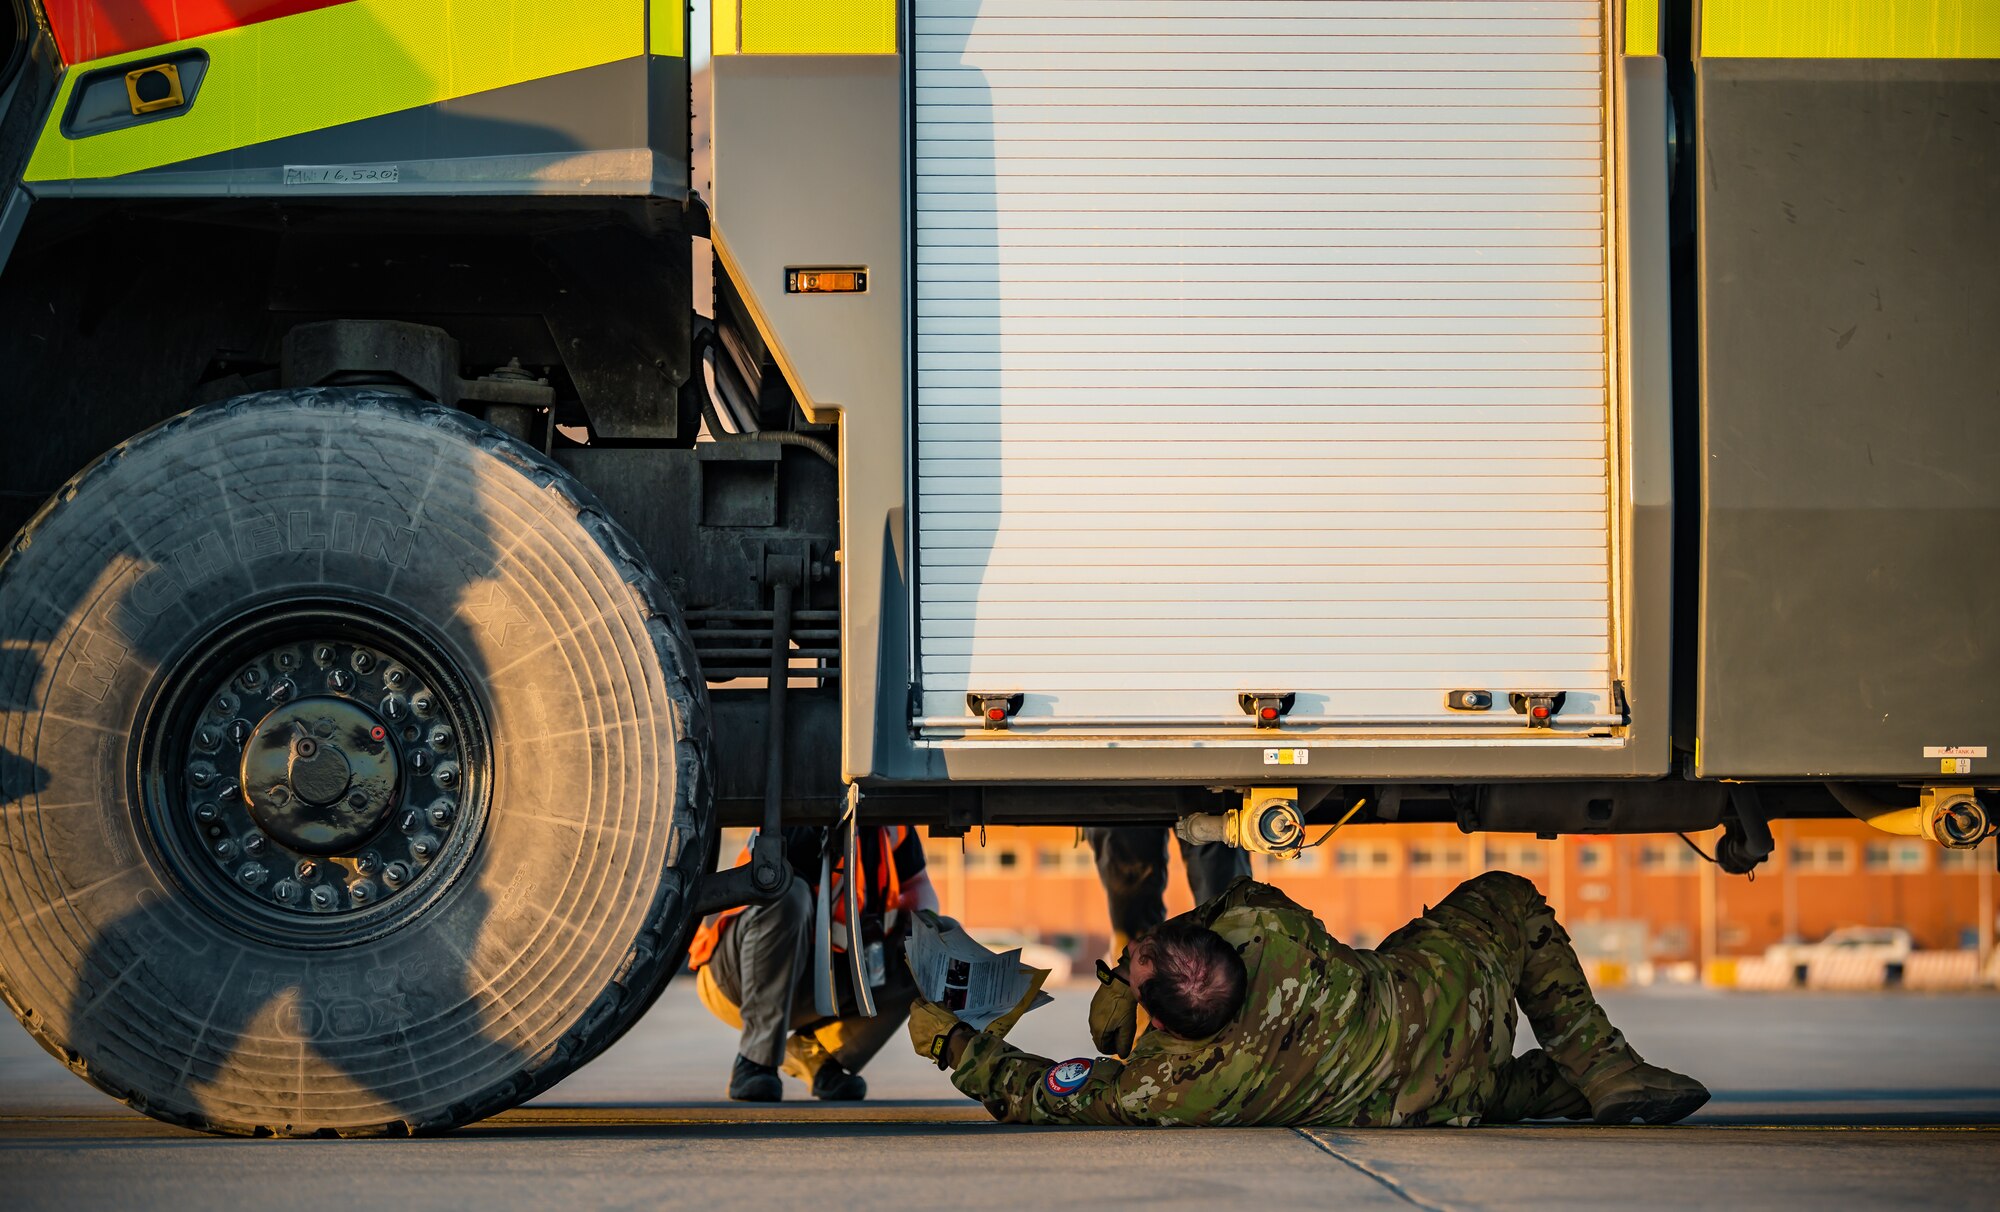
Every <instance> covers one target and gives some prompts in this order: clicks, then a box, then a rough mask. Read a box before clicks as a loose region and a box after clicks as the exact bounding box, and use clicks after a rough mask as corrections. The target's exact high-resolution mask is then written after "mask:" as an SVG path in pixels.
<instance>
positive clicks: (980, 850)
mask: <svg viewBox="0 0 2000 1212" xmlns="http://www.w3.org/2000/svg"><path fill="white" fill-rule="evenodd" d="M1020 867H1021V854H1020V852H1019V851H1017V850H1015V849H1014V847H1012V846H993V847H991V848H988V847H985V846H968V847H966V849H965V873H966V874H967V875H1000V874H1010V873H1012V872H1015V871H1018V870H1020Z"/></svg>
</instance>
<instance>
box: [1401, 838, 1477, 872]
mask: <svg viewBox="0 0 2000 1212" xmlns="http://www.w3.org/2000/svg"><path fill="white" fill-rule="evenodd" d="M1409 863H1410V874H1412V875H1464V874H1465V847H1464V846H1461V845H1458V844H1457V843H1448V842H1411V843H1410V851H1409Z"/></svg>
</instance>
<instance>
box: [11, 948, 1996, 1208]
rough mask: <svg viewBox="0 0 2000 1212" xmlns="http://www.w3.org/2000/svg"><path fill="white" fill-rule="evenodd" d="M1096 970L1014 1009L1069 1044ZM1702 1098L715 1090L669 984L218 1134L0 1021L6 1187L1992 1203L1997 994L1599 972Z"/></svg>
mask: <svg viewBox="0 0 2000 1212" xmlns="http://www.w3.org/2000/svg"><path fill="white" fill-rule="evenodd" d="M1087 998H1088V991H1087V990H1082V989H1076V990H1065V991H1063V992H1062V993H1061V994H1060V995H1059V997H1058V1000H1057V1002H1056V1004H1055V1005H1053V1006H1050V1007H1048V1008H1046V1009H1044V1010H1040V1011H1037V1012H1036V1013H1035V1014H1033V1015H1031V1016H1029V1018H1027V1019H1026V1020H1024V1021H1023V1023H1022V1024H1021V1026H1020V1028H1019V1029H1018V1031H1017V1039H1018V1040H1019V1042H1021V1043H1023V1044H1024V1045H1026V1046H1029V1047H1033V1048H1035V1049H1037V1050H1038V1051H1042V1052H1044V1053H1046V1054H1048V1055H1051V1056H1055V1057H1065V1056H1070V1055H1074V1054H1076V1053H1077V1052H1080V1051H1083V1050H1085V1048H1086V1047H1087V1045H1086V1044H1084V1042H1083V1041H1084V1036H1083V1016H1084V1008H1085V1006H1086V1004H1087ZM1605 1000H1606V1003H1607V1004H1608V1005H1609V1006H1610V1008H1611V1012H1612V1016H1613V1018H1614V1019H1615V1020H1616V1021H1617V1022H1618V1023H1619V1024H1620V1025H1621V1026H1622V1027H1624V1028H1625V1030H1626V1033H1627V1035H1628V1036H1629V1038H1631V1039H1632V1041H1633V1042H1634V1043H1635V1045H1637V1046H1638V1047H1639V1048H1640V1049H1641V1050H1642V1051H1643V1052H1644V1053H1645V1054H1646V1056H1647V1057H1648V1059H1651V1060H1654V1061H1657V1062H1659V1063H1662V1064H1666V1065H1671V1066H1673V1067H1675V1068H1679V1069H1684V1070H1686V1071H1688V1072H1691V1073H1694V1074H1695V1075H1697V1076H1699V1077H1700V1078H1702V1079H1703V1080H1704V1081H1705V1082H1707V1083H1708V1085H1709V1087H1710V1088H1711V1089H1712V1090H1713V1091H1714V1092H1715V1099H1714V1101H1713V1102H1711V1103H1710V1104H1709V1106H1708V1107H1707V1108H1705V1109H1704V1110H1703V1111H1702V1112H1701V1113H1700V1114H1698V1115H1697V1116H1696V1117H1695V1118H1694V1119H1692V1120H1690V1121H1689V1122H1688V1123H1687V1124H1685V1125H1682V1126H1679V1127H1674V1128H1597V1127H1589V1126H1579V1125H1560V1126H1545V1127H1530V1128H1479V1129H1470V1130H1451V1129H1434V1130H1427V1131H1393V1130H1376V1131H1331V1130H1310V1131H1291V1130H1283V1129H1246V1130H1215V1131H1163V1130H1144V1129H1137V1130H1132V1129H1023V1128H1013V1127H1006V1126H1003V1125H997V1124H993V1123H991V1122H990V1121H988V1120H987V1118H986V1116H985V1115H984V1113H983V1112H982V1111H980V1109H979V1108H978V1107H976V1106H974V1105H973V1104H971V1103H970V1102H968V1101H966V1100H965V1099H963V1098H961V1097H959V1096H958V1094H957V1092H956V1091H955V1090H953V1089H952V1088H951V1087H950V1086H949V1085H947V1084H946V1083H945V1081H944V1079H943V1078H942V1077H941V1076H940V1075H939V1074H938V1073H937V1072H936V1071H935V1070H932V1069H930V1068H928V1067H927V1066H925V1065H924V1064H923V1063H921V1062H919V1061H918V1060H917V1059H916V1058H915V1057H914V1056H912V1055H910V1054H909V1053H908V1052H906V1051H904V1050H902V1049H900V1048H899V1047H895V1046H892V1048H891V1050H890V1051H888V1052H885V1053H884V1055H883V1056H882V1057H880V1058H878V1060H877V1061H876V1063H875V1064H874V1065H873V1066H871V1067H870V1070H869V1073H868V1076H869V1079H870V1081H871V1083H872V1087H873V1088H872V1091H871V1094H872V1097H871V1098H870V1100H869V1101H868V1102H866V1103H861V1104H850V1105H845V1106H838V1107H835V1106H826V1105H821V1104H816V1103H813V1102H811V1101H810V1100H805V1099H803V1092H802V1090H801V1089H800V1088H799V1087H798V1086H797V1085H796V1084H794V1085H792V1086H791V1087H790V1089H789V1090H788V1095H789V1096H791V1097H792V1098H794V1099H798V1100H799V1101H788V1102H786V1103H784V1104H781V1105H778V1106H771V1107H754V1108H752V1107H743V1106H739V1105H736V1104H731V1103H728V1102H726V1101H723V1100H721V1099H720V1097H719V1095H720V1090H721V1086H722V1083H723V1081H724V1079H725V1076H726V1073H727V1069H728V1063H729V1057H730V1056H731V1054H732V1053H733V1051H734V1047H733V1044H734V1039H733V1037H732V1034H731V1033H730V1032H729V1031H728V1030H727V1029H725V1028H722V1027H720V1026H719V1025H718V1024H716V1023H714V1022H713V1021H712V1020H710V1019H709V1018H708V1016H707V1014H706V1013H705V1012H704V1011H702V1009H701V1008H700V1006H699V1005H698V1004H696V1002H695V1001H694V998H693V995H692V987H691V984H690V983H682V984H678V985H676V987H675V988H673V989H670V990H669V991H668V993H667V995H666V996H665V997H663V998H662V999H661V1001H660V1003H659V1006H658V1007H657V1008H656V1009H655V1010H654V1011H653V1012H652V1014H651V1015H649V1016H648V1018H647V1019H646V1021H645V1022H643V1023H641V1024H640V1026H639V1027H638V1028H637V1029H635V1030H634V1031H633V1033H632V1034H631V1035H629V1036H628V1037H627V1038H626V1039H625V1040H624V1041H622V1042H621V1043H619V1044H618V1045H617V1046H616V1047H615V1048H613V1049H612V1050H611V1051H610V1052H609V1053H607V1054H606V1055H605V1056H604V1057H602V1058H601V1059H599V1060H598V1061H597V1062H596V1063H595V1064H594V1065H592V1066H590V1067H589V1068H587V1069H585V1070H583V1071H582V1072H580V1073H578V1074H576V1075H575V1076H574V1077H572V1078H571V1079H570V1080H569V1081H567V1082H564V1083H563V1084H562V1085H560V1086H558V1087H557V1088H556V1089H554V1090H552V1091H550V1092H549V1093H548V1094H547V1095H546V1096H544V1097H543V1098H541V1099H539V1100H537V1101H536V1102H535V1103H533V1104H531V1105H529V1106H528V1107H525V1108H523V1109H521V1110H518V1111H515V1112H511V1113H509V1114H507V1115H503V1116H500V1117H498V1118H497V1119H494V1120H491V1121H489V1122H487V1123H485V1124H481V1125H477V1126H475V1127H472V1128H468V1129H466V1130H463V1131H461V1132H458V1133H455V1134H453V1135H451V1136H448V1137H443V1138H438V1139H429V1140H404V1141H241V1140H223V1139H210V1138H205V1137H201V1136H197V1135H193V1134H191V1133H187V1132H184V1131H181V1130H179V1129H174V1128H169V1127H166V1126H164V1125H160V1124H157V1123H154V1122H153V1121H151V1120H147V1119H144V1118H142V1117H140V1116H138V1115H135V1114H133V1113H131V1112H129V1111H127V1110H125V1109H124V1108H122V1107H120V1106H118V1105H116V1104H114V1103H112V1102H110V1101H109V1100H108V1099H106V1098H104V1097H103V1096H102V1095H99V1094H97V1093H96V1092H95V1091H93V1090H90V1089H89V1088H88V1087H86V1086H84V1085H83V1084H82V1083H81V1082H79V1081H77V1080H76V1079H75V1078H74V1077H72V1076H70V1074H69V1073H68V1072H67V1071H66V1070H64V1069H63V1068H62V1067H61V1066H59V1065H57V1064H56V1063H55V1062H54V1061H53V1060H51V1059H50V1058H48V1057H47V1056H45V1055H44V1054H43V1053H42V1052H41V1051H40V1050H39V1049H38V1048H36V1046H35V1045H34V1044H33V1042H32V1041H30V1040H29V1039H28V1037H27V1034H26V1033H25V1032H23V1031H21V1030H19V1029H18V1028H17V1027H11V1026H5V1025H4V1024H0V1208H5V1209H9V1210H10V1212H11V1210H12V1209H23V1210H25V1209H35V1208H62V1209H76V1208H91V1207H118V1208H153V1207H158V1208H181V1207H197V1208H206V1207H213V1208H257V1209H270V1208H289V1207H298V1208H315V1209H342V1208H351V1207H363V1206H387V1207H394V1208H396V1209H398V1212H416V1210H421V1209H431V1208H438V1209H456V1208H465V1207H478V1208H481V1209H482V1210H495V1212H497V1210H502V1209H514V1208H545V1207H556V1208H564V1209H586V1208H627V1207H630V1208H659V1207H699V1208H722V1207H771V1206H778V1205H796V1206H808V1207H814V1206H816V1207H832V1208H850V1207H872V1208H881V1207H892V1208H894V1207H902V1208H911V1207H928V1206H944V1207H953V1206H956V1207H961V1208H968V1209H970V1208H989V1207H991V1208H1020V1207H1023V1206H1049V1205H1059V1206H1080V1205H1107V1204H1118V1205H1139V1206H1144V1207H1148V1208H1182V1207H1188V1208H1207V1209H1215V1208H1221V1207H1252V1208H1256V1209H1258V1210H1259V1212H1270V1210H1275V1209H1280V1208H1293V1207H1298V1208H1305V1207H1312V1208H1325V1207H1357V1208H1392V1209H1409V1208H1413V1207H1414V1208H1426V1209H1447V1208H1449V1209H1461V1208H1463V1209H1471V1208H1495V1209H1509V1208H1521V1209H1528V1208H1533V1209H1546V1208H1550V1207H1556V1206H1564V1205H1568V1206H1576V1207H1592V1208H1594V1207H1604V1206H1607V1205H1609V1204H1612V1203H1616V1204H1618V1205H1621V1206H1624V1207H1632V1208H1656V1207H1657V1208H1668V1207H1694V1206H1712V1207H1729V1208H1736V1207H1770V1208H1778V1207H1784V1208H1792V1207H1813V1208H1828V1207H1890V1206H1898V1207H1901V1206H1923V1207H1953V1208H1992V1207H2000V997H1995V996H1992V995H1985V994H1968V995H1960V996H1931V997H1927V996H1922V995H1908V994H1904V995H1790V994H1768V995H1755V994H1721V993H1710V992H1704V991H1661V992H1646V993H1625V994H1612V995H1610V996H1607V997H1606V999H1605Z"/></svg>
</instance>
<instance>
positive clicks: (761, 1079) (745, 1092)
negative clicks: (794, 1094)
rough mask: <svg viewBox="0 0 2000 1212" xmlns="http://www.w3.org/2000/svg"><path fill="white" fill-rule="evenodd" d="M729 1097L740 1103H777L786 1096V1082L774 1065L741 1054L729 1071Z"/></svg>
mask: <svg viewBox="0 0 2000 1212" xmlns="http://www.w3.org/2000/svg"><path fill="white" fill-rule="evenodd" d="M729 1097H731V1098H733V1099H735V1100H736V1101H737V1102H739V1103H775V1102H777V1101H778V1100H779V1099H782V1098H783V1097H785V1083H784V1082H782V1081H780V1080H779V1079H778V1071H777V1070H776V1069H775V1068H773V1067H772V1066H770V1065H760V1064H758V1063H757V1062H756V1061H753V1060H751V1059H750V1058H749V1057H747V1056H739V1057H737V1058H736V1067H735V1068H733V1069H731V1070H730V1071H729Z"/></svg>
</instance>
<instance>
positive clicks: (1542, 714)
mask: <svg viewBox="0 0 2000 1212" xmlns="http://www.w3.org/2000/svg"><path fill="white" fill-rule="evenodd" d="M1535 718H1536V719H1538V720H1546V719H1548V718H1549V709H1548V708H1546V707H1537V708H1535Z"/></svg>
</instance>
